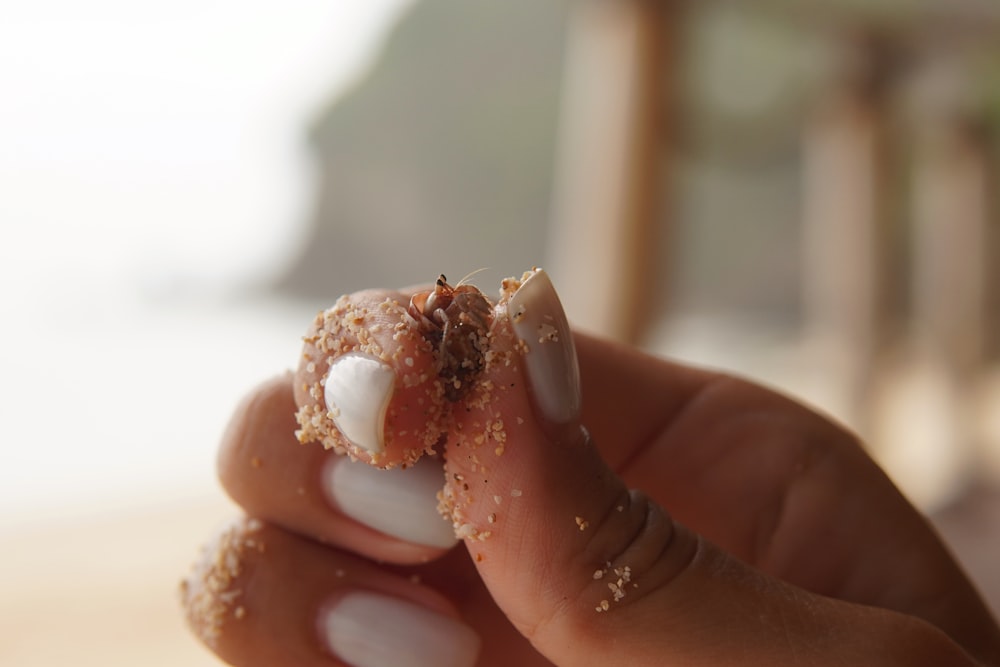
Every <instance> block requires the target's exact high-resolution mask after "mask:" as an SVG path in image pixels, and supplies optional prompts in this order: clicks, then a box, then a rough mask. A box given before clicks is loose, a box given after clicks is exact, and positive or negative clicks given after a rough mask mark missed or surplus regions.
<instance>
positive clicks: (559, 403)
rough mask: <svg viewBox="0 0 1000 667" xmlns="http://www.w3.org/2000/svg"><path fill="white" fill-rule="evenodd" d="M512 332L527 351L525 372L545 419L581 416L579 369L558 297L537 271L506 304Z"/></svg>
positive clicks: (559, 421)
mask: <svg viewBox="0 0 1000 667" xmlns="http://www.w3.org/2000/svg"><path fill="white" fill-rule="evenodd" d="M507 312H508V313H509V315H510V321H511V326H512V327H513V328H514V333H515V334H516V335H517V337H518V338H519V339H520V340H521V341H523V343H524V344H525V346H526V347H527V351H526V352H525V354H524V368H525V371H526V372H527V374H528V379H529V381H530V382H531V389H532V395H533V397H534V401H535V405H536V407H537V409H538V410H539V411H540V412H541V416H543V417H544V418H545V419H547V420H548V421H549V422H551V423H553V424H568V423H570V422H572V421H574V420H576V419H578V418H579V416H580V405H581V399H580V368H579V365H578V363H577V359H576V346H575V345H574V344H573V335H572V333H571V331H570V328H569V322H568V321H567V320H566V313H565V312H564V311H563V307H562V303H561V302H560V301H559V295H558V294H556V290H555V287H553V286H552V281H551V280H550V279H549V276H548V274H547V273H545V271H543V270H541V269H535V271H534V273H532V274H531V275H530V276H529V277H528V279H527V280H525V281H524V282H523V283H522V284H521V286H520V287H519V288H518V290H517V291H516V292H515V293H514V295H513V296H511V298H510V301H509V302H508V304H507Z"/></svg>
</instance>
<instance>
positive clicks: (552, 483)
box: [185, 274, 1000, 667]
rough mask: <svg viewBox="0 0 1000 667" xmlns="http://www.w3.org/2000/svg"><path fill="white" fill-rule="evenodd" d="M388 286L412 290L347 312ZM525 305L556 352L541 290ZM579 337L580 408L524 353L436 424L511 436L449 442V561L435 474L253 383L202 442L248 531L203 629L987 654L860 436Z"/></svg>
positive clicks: (502, 655)
mask: <svg viewBox="0 0 1000 667" xmlns="http://www.w3.org/2000/svg"><path fill="white" fill-rule="evenodd" d="M542 275H544V274H542ZM531 280H535V279H534V278H532V279H531ZM386 296H390V297H393V298H396V299H398V300H400V302H401V303H406V301H407V300H408V295H403V294H386V293H375V292H370V293H364V294H362V295H359V296H358V297H357V298H358V299H362V300H368V301H370V302H371V303H372V304H375V303H379V302H381V301H382V300H383V299H384V298H385V297H386ZM523 296H524V299H527V300H528V301H529V303H528V308H527V310H526V312H527V313H532V312H534V313H544V314H546V315H551V316H552V317H553V319H551V320H548V321H550V322H553V323H554V325H555V327H556V329H557V330H558V332H559V336H560V340H561V341H562V345H563V348H562V349H563V350H564V351H566V350H567V349H569V350H571V346H566V345H565V343H566V341H568V340H569V336H568V329H567V328H566V325H565V318H564V317H563V316H562V310H561V307H560V306H559V303H558V298H557V297H556V296H555V292H554V291H552V290H550V289H549V287H548V281H547V279H545V280H543V279H539V280H537V281H535V282H534V283H533V288H532V289H531V290H524V295H523ZM575 342H576V350H577V353H578V359H579V377H580V384H581V385H582V388H583V391H582V406H580V407H578V406H577V404H576V402H575V401H574V400H573V399H574V396H575V389H574V387H573V386H572V385H569V386H562V385H565V379H566V378H568V377H572V376H573V374H572V372H571V370H572V369H571V368H570V367H569V366H567V364H569V363H570V359H571V356H568V355H563V354H547V355H543V354H535V352H533V351H529V352H527V353H526V354H524V355H523V357H522V358H520V361H519V362H518V363H515V364H512V365H511V366H509V367H508V366H502V365H500V366H498V367H494V368H491V369H488V370H487V371H486V372H485V375H487V376H488V379H489V380H490V381H491V382H492V383H493V385H495V386H496V387H501V388H506V389H503V390H501V391H497V392H495V393H494V394H493V395H492V396H491V397H490V400H489V401H486V402H485V403H482V404H479V405H476V406H475V407H471V406H470V407H469V409H467V410H456V416H455V420H456V421H455V424H454V425H453V428H459V429H462V428H464V429H465V430H466V431H467V432H468V433H471V432H472V427H471V425H472V424H480V425H482V424H487V423H496V422H497V421H501V422H502V423H503V424H504V433H505V436H506V442H505V443H504V447H503V450H502V452H501V453H500V455H497V454H495V453H494V448H493V447H492V446H489V447H487V448H485V449H483V448H480V449H478V450H470V449H469V448H468V447H466V449H462V448H461V447H455V444H456V440H452V441H451V442H449V444H448V446H447V448H446V451H445V456H446V458H447V464H446V465H447V473H448V494H450V495H451V497H452V499H453V501H454V499H455V498H456V497H457V496H461V498H460V500H461V502H460V505H461V517H462V520H463V522H465V523H467V524H468V525H470V526H473V527H475V529H474V530H473V531H466V534H467V535H468V536H467V537H466V538H465V540H464V542H465V544H464V546H462V547H455V548H452V547H451V545H452V543H453V541H454V540H453V538H452V537H451V535H450V531H451V527H450V526H448V525H447V524H446V523H445V522H443V521H441V520H440V519H439V518H438V517H437V514H436V511H435V509H434V507H435V504H436V501H435V499H434V493H435V492H436V490H437V489H438V488H439V487H440V486H441V483H442V480H443V476H442V473H441V463H440V462H439V461H438V460H436V459H433V458H424V459H422V460H421V462H420V463H418V464H417V465H416V466H415V467H414V468H413V469H411V470H405V471H400V470H393V471H389V472H383V471H378V470H376V469H374V468H372V467H370V466H368V465H365V464H364V463H354V462H351V461H349V460H348V459H347V458H345V457H342V456H337V455H336V454H334V453H333V452H331V451H327V450H324V449H321V448H320V447H317V446H315V445H307V446H300V445H299V444H298V443H297V442H296V439H295V436H294V435H293V432H294V431H295V429H296V427H297V424H296V420H295V416H294V415H295V412H296V401H295V399H294V396H293V394H294V392H295V390H296V389H297V388H298V389H301V387H295V386H293V378H292V376H285V377H282V378H278V379H275V380H272V381H270V382H267V383H265V384H264V385H262V386H261V387H259V388H258V389H256V390H255V391H254V392H253V393H251V395H250V396H249V397H248V398H247V399H246V400H245V401H244V402H243V403H242V405H241V406H240V407H239V408H238V410H237V411H236V414H235V415H234V417H233V419H232V422H231V425H230V427H229V429H228V430H227V433H226V435H225V437H224V439H223V443H222V447H221V449H220V453H219V472H220V477H221V479H222V482H223V485H224V486H225V488H226V490H227V491H228V492H229V494H230V495H231V496H232V497H233V499H234V500H236V502H237V503H239V504H240V505H241V506H242V507H243V508H244V509H245V511H246V512H247V514H248V515H249V516H251V517H254V519H253V520H244V521H241V522H240V523H238V524H236V525H234V526H233V527H232V528H231V529H230V530H228V531H227V532H225V533H224V534H223V535H222V536H221V538H220V539H219V541H218V543H217V544H216V546H215V547H212V548H210V549H209V550H207V551H206V556H205V560H204V562H203V563H201V565H200V566H199V567H198V568H197V569H196V571H195V572H194V573H193V575H192V577H191V579H189V581H188V583H187V585H186V587H185V597H186V603H187V605H188V610H189V616H190V617H191V621H192V625H193V626H194V628H195V629H196V630H197V631H198V632H199V634H200V635H201V636H202V637H203V638H204V639H206V641H207V642H208V643H209V644H210V646H211V647H212V648H213V650H215V651H216V652H217V654H218V655H219V656H220V657H221V658H222V659H224V660H226V661H227V662H230V663H232V664H234V665H239V666H243V667H256V666H259V665H269V666H271V665H299V666H303V667H309V666H313V665H315V666H317V667H319V666H320V665H331V664H337V657H339V658H341V659H343V660H345V661H347V662H348V664H354V665H355V666H356V667H366V666H369V665H386V666H388V665H435V666H444V665H455V666H456V667H458V666H465V665H473V664H475V665H480V666H497V667H499V666H501V665H502V666H509V665H519V666H523V667H530V666H532V665H544V664H552V663H554V664H557V665H563V666H566V667H577V666H579V665H674V664H676V665H705V666H711V667H715V666H719V665H748V664H761V665H765V664H766V665H774V664H781V665H797V664H802V665H806V664H808V665H825V664H830V665H874V664H879V665H895V664H898V665H935V666H938V665H987V664H1000V630H998V628H997V625H996V622H995V621H994V620H993V619H992V618H991V616H990V614H989V612H988V611H987V609H986V608H985V606H984V605H983V603H982V601H981V600H980V598H979V596H978V595H977V593H976V591H975V590H974V588H973V587H972V585H971V584H970V583H969V582H968V580H967V579H966V577H965V576H964V575H963V573H962V572H961V570H960V568H959V567H958V566H957V564H956V563H955V561H954V560H953V559H952V557H951V556H950V555H949V553H948V552H947V550H946V548H945V547H944V546H943V545H942V544H941V542H940V541H939V539H938V538H937V537H936V535H935V534H934V532H933V530H932V529H931V528H930V527H929V525H928V523H927V522H926V520H925V519H924V518H923V517H921V516H920V515H919V513H918V512H917V511H916V510H914V509H913V508H912V507H911V506H910V505H909V504H908V503H907V502H906V500H905V499H904V498H903V497H902V496H901V495H900V494H899V493H898V492H897V491H896V489H895V488H894V487H893V485H892V484H891V482H890V481H889V480H888V479H887V478H886V476H885V475H884V474H883V473H882V472H881V471H880V470H879V469H878V467H877V466H876V465H875V464H874V463H873V462H872V461H871V460H870V459H869V458H868V457H867V456H866V454H865V453H864V451H863V449H862V448H861V446H860V445H859V443H858V442H857V441H856V439H855V438H854V437H853V436H851V435H850V434H849V433H847V432H845V431H844V430H842V429H841V428H839V427H838V426H836V425H834V424H832V423H831V422H829V421H828V420H826V419H824V418H822V417H820V416H818V415H816V414H815V413H813V412H811V411H809V410H808V409H806V408H804V407H803V406H801V405H799V404H797V403H795V402H793V401H791V400H788V399H786V398H783V397H781V396H779V395H777V394H774V393H772V392H770V391H768V390H766V389H763V388H761V387H758V386H755V385H752V384H749V383H747V382H744V381H741V380H738V379H735V378H732V377H728V376H725V375H721V374H717V373H710V372H706V371H702V370H696V369H692V368H687V367H684V366H679V365H676V364H671V363H669V362H666V361H661V360H658V359H653V358H650V357H648V356H646V355H643V354H641V353H639V352H637V351H635V350H632V349H629V348H624V347H621V346H618V345H615V344H612V343H609V342H606V341H602V340H598V339H595V338H591V337H587V336H582V335H577V336H575ZM401 344H405V342H404V343H401ZM387 345H391V343H387ZM533 355H534V356H533ZM405 358H406V356H405V355H404V356H400V357H397V359H399V360H400V361H399V363H400V365H399V366H393V368H395V369H396V371H397V372H398V373H402V372H404V365H405V362H404V361H403V360H405ZM538 359H541V361H535V360H538ZM394 363H395V362H394ZM418 363H419V361H418ZM300 377H301V372H300ZM526 380H527V381H526ZM546 387H549V389H546ZM560 387H561V388H560ZM404 393H405V392H404ZM402 395H403V394H400V396H395V397H393V401H396V400H397V399H400V398H401V397H402ZM299 402H300V403H301V402H302V397H301V396H300V401H299ZM547 415H548V416H547ZM552 415H555V417H556V418H555V419H552V418H549V417H550V416H552ZM581 423H582V424H584V425H586V428H587V431H584V430H582V429H580V424H581ZM588 432H589V436H588ZM457 442H464V443H466V444H468V442H471V440H463V439H461V438H459V439H458V440H457ZM405 448H406V434H403V435H402V436H400V435H399V434H398V433H397V434H396V437H395V439H394V440H393V441H392V442H391V443H388V442H387V444H386V449H387V452H386V453H385V456H386V457H387V460H391V459H393V457H396V458H397V459H399V458H402V457H403V454H402V452H403V450H405ZM456 475H458V476H460V477H458V478H456ZM466 486H467V488H466ZM629 489H638V491H629ZM456 494H457V495H456ZM667 512H669V515H668V514H667ZM442 527H443V528H444V530H442ZM487 531H488V532H490V533H491V534H490V535H489V536H488V537H486V538H485V539H480V538H482V537H483V533H485V532H487ZM609 584H610V586H609ZM477 655H478V658H477V657H476V656H477Z"/></svg>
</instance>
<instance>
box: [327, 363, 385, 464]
mask: <svg viewBox="0 0 1000 667" xmlns="http://www.w3.org/2000/svg"><path fill="white" fill-rule="evenodd" d="M395 384H396V374H395V372H394V371H393V369H392V367H390V366H388V365H387V364H384V363H382V362H381V361H379V360H378V359H375V358H373V357H369V356H367V355H364V354H357V353H351V354H345V355H344V356H342V357H339V358H337V360H336V361H334V362H333V364H332V365H331V366H330V370H329V372H328V373H327V376H326V388H325V392H324V393H325V398H326V409H327V410H329V411H330V414H331V415H332V416H333V422H334V423H335V424H336V425H337V428H338V429H340V432H341V433H342V434H343V435H344V437H345V438H347V439H348V440H350V441H351V443H353V444H354V445H357V446H358V447H360V448H362V449H365V450H367V451H369V452H371V453H372V454H379V453H381V452H382V451H384V450H385V411H386V408H388V407H389V399H390V398H392V392H393V389H394V388H395Z"/></svg>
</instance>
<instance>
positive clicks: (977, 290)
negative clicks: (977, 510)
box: [912, 113, 990, 481]
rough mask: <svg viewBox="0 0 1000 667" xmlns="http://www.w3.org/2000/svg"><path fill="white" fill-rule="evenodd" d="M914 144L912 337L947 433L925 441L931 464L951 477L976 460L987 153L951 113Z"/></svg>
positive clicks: (931, 123)
mask: <svg viewBox="0 0 1000 667" xmlns="http://www.w3.org/2000/svg"><path fill="white" fill-rule="evenodd" d="M917 145H918V151H917V153H916V160H915V167H914V181H913V215H914V223H915V224H914V230H913V231H914V252H913V269H914V273H913V297H912V301H913V320H914V337H915V340H916V342H917V351H918V353H919V355H920V357H919V358H920V362H921V363H923V364H924V365H926V366H927V367H928V368H929V369H931V370H932V371H933V372H935V374H936V376H937V381H938V382H939V383H940V384H941V398H940V400H939V401H938V405H937V406H936V409H937V410H938V411H939V419H940V420H941V421H942V422H943V428H942V429H941V432H942V433H945V434H947V435H945V436H944V437H945V438H946V440H945V441H943V442H938V443H933V444H935V445H936V447H938V448H939V449H940V452H939V455H938V457H936V458H937V462H936V464H935V468H937V469H938V470H939V472H938V474H939V475H941V474H945V473H950V474H951V477H952V478H953V479H954V480H956V481H957V480H959V479H961V478H963V477H965V476H966V475H967V474H968V473H970V472H971V471H972V468H973V466H975V465H976V458H978V456H977V453H976V451H975V448H976V446H977V445H978V444H979V443H978V442H977V440H978V434H977V432H976V417H977V414H976V410H975V408H976V405H977V403H976V398H977V393H976V390H977V382H978V379H979V374H980V372H981V371H982V368H983V361H984V354H983V352H984V333H985V330H986V320H987V312H986V286H987V273H988V271H987V264H986V261H987V255H986V253H987V247H988V228H987V227H988V218H989V213H988V210H989V196H990V195H989V193H990V184H989V177H988V174H989V170H988V164H989V161H988V150H987V145H986V142H985V141H984V140H983V135H982V133H981V132H980V131H978V130H977V129H976V128H975V127H974V125H972V124H971V123H968V122H966V121H964V120H963V119H961V118H960V117H957V116H956V115H954V114H953V113H952V114H949V115H945V116H943V117H939V118H932V119H930V120H929V122H928V126H927V127H926V128H925V129H924V131H923V132H921V133H920V134H919V135H918V142H917ZM984 453H985V452H984ZM945 468H947V470H946V469H945Z"/></svg>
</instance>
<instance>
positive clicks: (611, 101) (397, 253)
mask: <svg viewBox="0 0 1000 667" xmlns="http://www.w3.org/2000/svg"><path fill="white" fill-rule="evenodd" d="M998 36H1000V7H998V6H997V5H996V4H995V3H993V2H991V1H989V0H961V1H954V0H952V1H948V2H945V1H944V0H937V1H931V0H922V1H918V0H907V1H904V0H878V1H874V0H871V1H861V0H858V1H853V0H851V1H848V0H842V1H840V2H833V1H832V0H830V1H825V2H824V1H821V0H797V1H793V0H751V1H744V2H738V3H737V2H732V1H728V2H727V1H725V0H714V1H709V2H698V3H695V2H689V3H685V2H683V1H682V0H673V1H666V0H664V1H662V2H653V1H651V0H622V1H621V2H608V1H606V0H573V1H570V0H554V1H552V2H548V3H536V2H532V1H531V0H504V2H494V3H468V2H461V1H460V0H369V1H368V2H365V3H324V2H320V1H319V0H284V1H283V2H281V3H278V2H275V1H274V0H249V1H244V2H239V3H238V2H235V0H208V1H199V2H197V3H196V2H194V1H193V0H174V1H173V2H170V3H166V2H147V3H142V4H141V5H137V4H136V3H126V2H124V1H123V0H96V1H95V2H91V3H87V4H86V6H84V5H81V4H79V3H72V2H69V1H68V0H42V1H41V2H36V3H32V4H28V3H21V4H15V3H8V4H7V5H5V6H4V7H3V8H0V279H2V281H0V284H2V295H3V316H2V320H3V322H4V326H3V329H2V334H0V341H2V343H3V344H2V345H0V443H2V447H3V449H2V456H3V458H2V461H3V465H2V466H0V554H2V555H0V563H2V564H3V566H4V567H2V568H0V591H2V594H0V664H4V665H7V664H9V665H19V666H24V667H27V666H32V667H33V666H36V665H59V664H69V663H70V662H72V664H76V665H119V664H121V665H126V664H128V665H134V664H142V665H147V666H150V665H178V664H184V665H213V664H216V662H215V661H214V660H213V658H211V656H210V655H209V654H208V653H207V651H204V650H203V649H202V648H201V647H200V646H198V645H197V643H196V642H195V640H194V639H192V638H190V637H188V635H187V633H186V632H185V630H184V628H183V622H182V620H181V617H180V613H179V611H178V608H177V604H176V593H175V591H176V586H177V582H178V581H179V579H180V577H181V576H182V575H183V573H184V572H185V571H186V568H187V566H188V563H189V562H190V560H192V559H193V558H194V556H195V554H196V552H197V545H198V544H200V543H201V542H202V541H203V540H204V539H205V538H206V537H207V535H208V534H209V533H210V532H211V531H212V530H213V528H214V527H215V526H216V525H218V523H219V522H221V521H223V520H225V518H226V517H228V516H230V515H231V514H232V512H233V508H232V507H231V506H230V505H229V504H228V502H227V501H226V500H225V499H224V497H223V495H222V493H221V491H220V490H218V488H217V485H216V482H215V479H214V468H213V465H214V447H215V444H216V442H217V440H218V438H219V435H220V434H221V432H222V430H223V428H224V427H225V422H226V419H227V417H228V414H229V412H230V411H231V410H232V408H233V407H234V405H235V404H236V402H237V401H238V400H239V398H240V397H241V395H242V394H243V393H244V392H245V391H246V390H247V389H248V388H249V387H251V386H252V385H253V384H254V383H256V382H257V381H259V380H260V379H262V378H266V377H268V376H269V375H272V374H275V373H278V372H280V371H282V370H283V369H285V368H288V367H290V366H292V365H293V364H294V363H295V361H296V359H297V354H298V350H299V344H300V339H299V337H300V335H301V333H302V332H303V330H304V329H305V327H306V325H307V324H308V322H309V321H310V319H311V318H312V316H313V315H314V314H315V312H316V311H317V310H318V309H320V308H323V307H325V306H327V305H329V304H330V303H332V301H333V300H334V299H335V298H336V297H337V296H338V295H340V294H341V293H344V292H347V291H351V290H354V289H357V288H361V287H368V286H374V285H383V286H393V285H400V284H412V283H415V282H424V281H429V280H431V279H432V278H433V277H435V276H436V275H437V274H438V273H439V272H442V271H443V272H445V273H446V274H447V275H448V276H449V277H451V278H452V279H456V280H457V279H458V278H460V277H461V276H463V275H465V274H466V273H469V272H471V271H475V270H477V269H481V268H485V269H486V270H485V271H483V272H482V273H480V274H478V275H477V276H476V279H475V281H476V282H477V283H478V284H479V285H480V286H481V287H483V288H484V289H486V290H487V291H493V289H494V287H493V286H495V285H497V284H498V283H499V279H500V278H502V277H503V276H506V275H518V274H520V272H521V271H522V270H524V269H527V268H529V267H531V266H532V265H543V266H546V267H547V268H548V269H549V270H550V271H551V273H552V274H553V276H554V279H555V281H556V284H557V286H559V288H560V291H561V293H562V294H563V296H564V299H565V302H566V306H567V310H568V312H569V315H570V319H571V320H572V321H574V322H575V323H577V324H578V325H579V326H580V327H581V328H585V329H589V330H591V331H596V332H599V333H601V334H603V335H606V336H610V337H614V338H618V339H620V340H623V341H627V342H630V343H633V344H635V345H640V346H642V347H644V348H646V349H648V350H650V351H651V352H654V353H656V354H661V355H668V356H671V357H675V358H679V359H681V360H685V361H688V362H691V363H698V364H705V365H710V366H714V367H718V368H723V369H727V370H730V371H733V372H736V373H740V374H744V375H748V376H751V377H753V378H755V379H757V380H758V381H761V382H765V383H767V384H770V385H772V386H774V387H777V388H779V389H781V390H783V391H786V392H789V393H792V394H794V395H796V396H798V397H800V398H802V399H803V400H806V401H808V402H810V403H811V404H813V405H815V406H816V407H817V409H819V410H822V411H824V412H827V413H828V414H830V415H832V416H834V417H835V418H837V419H839V420H841V421H844V422H845V423H847V424H848V425H850V426H851V427H852V428H854V429H856V430H858V431H859V432H860V433H862V435H863V436H864V437H865V438H866V439H867V441H868V442H869V443H870V444H871V448H872V453H873V455H874V456H875V457H876V458H877V459H878V460H879V461H880V462H881V463H882V464H883V465H884V466H885V467H886V468H887V469H888V470H889V472H890V474H891V475H892V476H893V477H894V479H895V480H896V481H897V483H898V484H899V485H900V487H901V488H902V489H903V490H904V492H906V493H907V495H909V496H910V497H911V498H912V499H913V500H914V501H915V502H916V503H918V504H919V505H920V506H921V507H922V508H924V509H925V510H926V511H928V512H930V513H931V514H932V516H933V517H934V520H935V522H936V523H937V525H938V527H939V528H940V530H941V531H942V533H943V534H944V535H945V537H946V538H947V539H948V540H949V542H950V543H951V544H952V546H953V548H954V549H955V550H956V551H957V552H958V554H959V556H960V558H961V559H962V560H963V562H964V563H965V565H966V567H967V568H968V569H969V570H970V572H971V573H972V575H973V577H974V578H975V579H976V580H977V581H978V582H979V583H980V585H981V586H983V587H984V589H985V590H986V591H987V594H988V596H989V598H990V601H991V604H992V606H993V608H994V610H996V609H998V608H1000V571H998V568H997V567H996V562H998V560H1000V492H998V491H997V489H998V488H1000V275H998V272H1000V269H998V267H1000V261H998V259H1000V220H998V213H1000V211H998V206H997V204H998V202H997V200H996V192H997V191H998V188H997V185H998V178H1000V176H998V172H997V170H996V167H997V164H998V158H1000V142H998V138H997V130H998V129H1000V46H997V44H1000V40H998V39H997V38H998Z"/></svg>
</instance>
